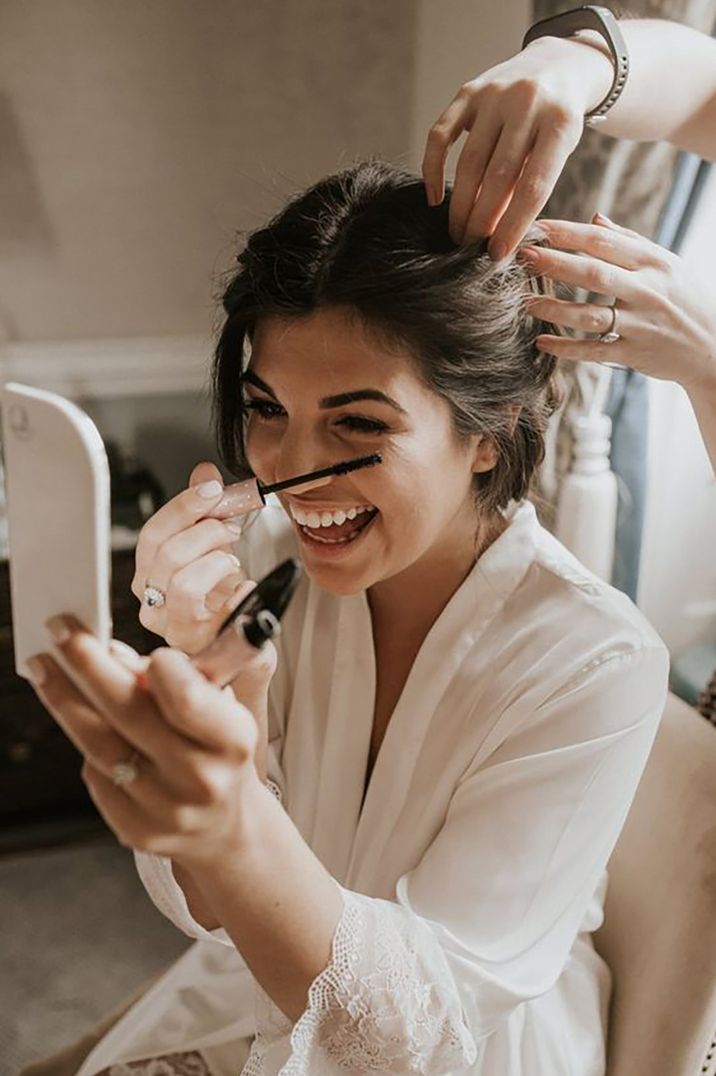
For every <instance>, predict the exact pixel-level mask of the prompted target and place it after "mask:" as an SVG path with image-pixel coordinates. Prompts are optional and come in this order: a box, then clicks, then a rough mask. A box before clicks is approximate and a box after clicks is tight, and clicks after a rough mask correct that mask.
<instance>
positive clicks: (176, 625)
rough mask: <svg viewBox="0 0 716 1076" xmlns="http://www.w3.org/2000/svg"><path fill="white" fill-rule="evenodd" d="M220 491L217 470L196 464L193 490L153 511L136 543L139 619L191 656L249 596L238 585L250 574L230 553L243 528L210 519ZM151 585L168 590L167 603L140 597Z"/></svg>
mask: <svg viewBox="0 0 716 1076" xmlns="http://www.w3.org/2000/svg"><path fill="white" fill-rule="evenodd" d="M212 484H213V485H212ZM222 493H223V482H222V481H221V474H220V472H219V470H218V468H216V467H215V466H214V465H213V464H212V463H200V464H198V465H197V466H196V467H195V468H194V470H193V471H192V473H191V476H190V478H189V488H188V489H185V490H183V491H182V492H181V493H179V494H177V496H176V497H173V498H172V499H171V500H170V501H168V502H167V503H166V504H165V505H162V507H161V508H160V509H159V510H158V511H157V512H155V513H154V515H153V516H152V518H151V519H150V520H148V521H147V523H145V524H144V526H143V527H142V530H141V531H140V534H139V539H138V541H137V551H136V567H135V573H134V578H133V580H132V592H133V593H134V595H135V596H136V597H137V598H139V600H140V602H142V605H141V607H140V611H139V619H140V621H141V623H142V624H143V625H144V627H145V628H149V630H150V631H153V632H155V633H156V634H157V635H161V636H162V637H163V638H164V639H165V640H166V642H167V643H168V644H169V646H173V647H177V648H178V649H180V650H183V651H184V652H185V653H187V654H196V653H198V652H199V651H200V650H203V649H204V647H205V646H206V645H207V644H208V643H209V642H211V640H212V639H213V638H214V637H215V635H216V633H217V630H218V628H219V626H220V625H221V623H222V621H223V620H224V619H225V618H226V616H227V615H228V613H229V612H230V611H231V609H233V608H234V607H235V606H236V605H237V604H238V602H239V601H240V600H241V598H242V597H243V596H244V594H245V590H244V591H239V587H240V585H241V584H242V583H244V582H245V581H246V575H245V574H244V572H242V570H241V565H240V564H239V561H238V560H237V558H236V557H235V556H234V554H233V553H232V552H231V546H232V543H233V542H235V541H236V540H237V538H238V536H239V533H240V530H239V529H232V527H231V526H230V525H228V524H227V523H226V522H224V521H222V520H219V519H210V518H206V516H207V513H208V512H209V511H210V510H211V509H212V508H213V507H214V506H215V505H216V504H218V502H219V501H220V500H221V497H222ZM147 585H152V586H155V587H158V588H159V589H160V590H161V591H162V592H163V593H164V594H165V604H164V605H162V606H161V607H156V606H155V607H153V606H149V605H147V604H146V603H145V602H144V601H143V600H142V599H143V596H144V589H145V587H146V586H147Z"/></svg>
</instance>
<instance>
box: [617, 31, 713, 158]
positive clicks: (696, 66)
mask: <svg viewBox="0 0 716 1076" xmlns="http://www.w3.org/2000/svg"><path fill="white" fill-rule="evenodd" d="M619 26H620V29H621V31H622V33H623V34H624V38H625V40H626V43H627V48H628V50H629V58H630V73H629V77H628V79H627V83H626V86H625V88H624V91H623V93H622V95H621V97H620V98H619V100H618V101H617V103H616V105H614V107H613V108H612V109H611V110H610V112H609V113H608V115H607V118H606V120H605V121H604V123H603V124H602V125H601V126H600V130H601V131H604V132H605V133H606V134H609V135H613V136H614V137H617V138H631V139H634V140H636V141H643V142H651V141H660V140H662V139H663V140H665V141H669V142H673V143H674V145H676V146H679V147H680V148H681V149H687V150H691V151H692V152H694V153H698V154H700V155H701V156H702V157H706V158H708V159H714V158H716V41H714V39H713V38H710V37H708V36H707V35H706V34H702V33H699V32H698V31H697V30H692V29H691V28H690V27H688V26H682V25H681V24H679V23H674V22H667V21H665V20H663V19H624V20H622V21H621V22H620V23H619Z"/></svg>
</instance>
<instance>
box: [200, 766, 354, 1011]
mask: <svg viewBox="0 0 716 1076" xmlns="http://www.w3.org/2000/svg"><path fill="white" fill-rule="evenodd" d="M245 802H246V825H245V827H244V828H243V832H242V833H241V834H239V835H237V842H236V847H235V851H234V852H233V853H232V854H227V855H225V856H223V857H222V859H221V862H212V863H202V864H194V863H192V864H182V866H183V867H184V868H186V869H187V871H188V873H189V874H190V876H191V877H192V878H193V879H194V881H195V884H196V885H197V888H198V891H199V896H200V898H202V899H203V900H204V902H205V906H206V907H207V908H209V907H210V908H211V909H213V910H214V911H215V912H216V915H217V917H218V919H219V921H220V925H221V926H222V927H223V928H224V929H225V930H226V932H227V933H228V935H229V936H230V938H231V939H232V941H233V942H234V944H235V946H236V948H237V949H238V951H239V952H240V953H241V955H242V957H243V958H244V960H245V961H246V964H247V965H248V967H249V968H250V970H251V972H252V973H253V975H254V977H255V978H256V980H257V981H258V982H259V983H260V985H261V986H262V988H263V989H264V990H265V991H266V993H267V994H268V995H269V997H270V998H271V999H272V1000H273V1002H274V1004H276V1005H277V1006H278V1007H279V1008H280V1009H281V1010H282V1011H283V1012H284V1013H285V1014H286V1016H287V1017H288V1018H289V1019H290V1020H293V1021H295V1020H297V1019H298V1018H299V1017H300V1015H301V1014H302V1013H303V1012H304V1010H305V1008H306V1005H307V1001H308V989H309V987H310V985H311V983H312V982H313V980H314V979H315V978H316V976H317V975H318V974H319V973H320V972H321V971H323V969H324V968H325V967H326V965H327V964H328V962H329V960H330V957H331V947H332V942H333V935H334V934H335V931H336V927H337V926H338V922H339V920H340V917H341V914H342V911H343V900H342V897H341V893H340V889H339V887H338V885H337V884H336V882H335V881H334V879H333V878H332V877H331V875H330V874H329V873H328V871H326V869H325V867H324V866H323V865H322V863H321V862H320V861H319V860H318V859H317V858H316V856H315V855H314V854H313V852H312V851H311V849H310V848H309V847H308V845H307V844H306V843H305V841H304V840H303V838H302V837H301V835H300V833H299V832H298V830H297V829H296V827H295V826H294V824H293V822H292V821H291V819H290V818H289V817H288V815H287V814H286V812H285V811H284V810H283V808H282V807H281V805H280V804H279V803H278V801H277V800H276V799H275V798H274V797H273V796H272V795H271V793H270V792H269V791H268V790H267V789H266V788H264V786H263V785H262V784H261V783H260V782H259V781H256V782H255V784H252V785H251V787H250V791H249V793H248V794H247V795H246V797H245ZM180 884H181V883H180ZM215 925H219V924H215Z"/></svg>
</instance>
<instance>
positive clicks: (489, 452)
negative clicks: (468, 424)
mask: <svg viewBox="0 0 716 1076" xmlns="http://www.w3.org/2000/svg"><path fill="white" fill-rule="evenodd" d="M498 458H499V453H498V451H497V445H496V444H495V442H494V441H493V440H492V438H491V437H485V436H482V437H480V438H479V440H478V442H477V447H476V448H475V455H474V457H473V461H472V470H473V474H482V473H483V472H484V471H491V470H493V468H494V467H496V466H497V460H498Z"/></svg>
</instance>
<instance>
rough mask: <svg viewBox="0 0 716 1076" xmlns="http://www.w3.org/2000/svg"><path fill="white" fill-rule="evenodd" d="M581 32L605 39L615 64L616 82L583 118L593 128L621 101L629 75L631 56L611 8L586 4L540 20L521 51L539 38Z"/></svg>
mask: <svg viewBox="0 0 716 1076" xmlns="http://www.w3.org/2000/svg"><path fill="white" fill-rule="evenodd" d="M579 30H595V31H596V32H597V33H598V34H599V35H600V36H601V37H603V38H604V40H605V41H606V43H607V46H608V48H609V55H610V56H611V58H612V63H613V65H614V79H613V80H612V86H611V89H610V90H609V93H608V94H607V96H606V97H605V98H604V100H603V101H600V103H599V104H598V105H597V107H596V108H593V109H592V110H591V111H590V112H587V114H586V115H585V117H584V122H585V123H586V124H588V125H589V126H590V127H594V126H597V125H598V124H599V123H601V122H602V121H603V120H604V119H606V115H607V112H608V111H609V109H610V108H611V107H612V105H613V104H614V103H615V102H616V101H617V100H618V99H619V95H620V94H621V92H622V90H623V89H624V86H625V85H626V80H627V76H628V74H629V53H628V51H627V47H626V41H625V40H624V36H623V34H622V32H621V30H620V29H619V23H618V22H617V20H616V18H615V17H614V15H613V14H612V12H611V11H610V10H609V8H608V7H600V6H598V5H597V4H584V5H583V6H582V7H577V8H573V9H572V10H571V11H563V12H561V14H559V15H553V16H551V17H550V18H548V19H540V21H539V22H536V23H535V24H534V26H530V28H529V30H528V31H527V33H526V34H525V36H524V40H523V41H522V48H523V49H524V48H525V47H526V46H527V45H529V43H530V42H531V41H534V40H535V39H536V38H538V37H573V36H574V34H576V33H577V32H578V31H579Z"/></svg>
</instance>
